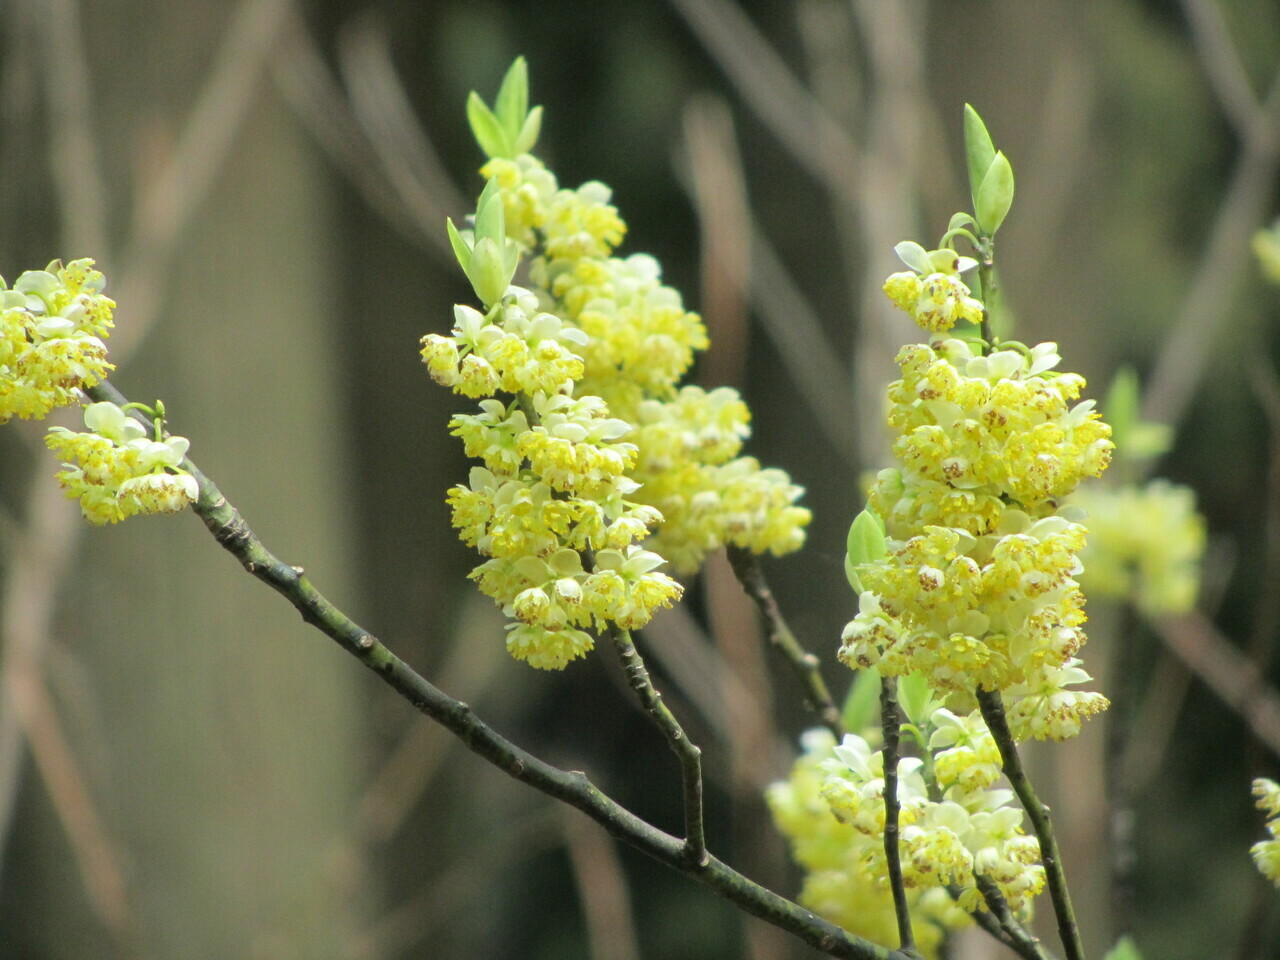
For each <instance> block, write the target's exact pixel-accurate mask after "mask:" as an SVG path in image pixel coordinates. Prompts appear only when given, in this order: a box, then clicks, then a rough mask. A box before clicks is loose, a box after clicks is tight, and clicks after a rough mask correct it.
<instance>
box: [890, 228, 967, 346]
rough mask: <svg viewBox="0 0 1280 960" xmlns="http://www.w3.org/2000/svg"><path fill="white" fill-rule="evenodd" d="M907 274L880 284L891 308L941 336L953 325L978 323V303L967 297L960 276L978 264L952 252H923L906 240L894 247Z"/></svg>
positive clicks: (904, 273) (923, 250)
mask: <svg viewBox="0 0 1280 960" xmlns="http://www.w3.org/2000/svg"><path fill="white" fill-rule="evenodd" d="M897 253H898V256H899V257H901V258H902V260H903V262H904V263H906V265H907V266H909V267H911V268H912V269H911V270H910V271H906V272H903V273H895V274H893V275H892V276H891V277H889V279H888V280H886V281H885V284H884V292H885V293H886V294H887V295H888V297H889V299H890V300H892V301H893V304H894V306H896V307H898V308H899V309H901V310H905V311H906V312H907V313H908V314H910V315H911V319H912V320H914V321H915V322H916V323H918V324H919V325H920V326H921V327H923V328H924V329H925V330H928V331H930V332H932V333H943V332H945V331H947V330H950V329H951V328H952V327H954V326H955V325H956V324H957V323H981V322H982V313H983V308H982V302H981V301H980V300H977V299H975V298H974V297H972V296H970V290H969V288H968V286H966V285H965V283H964V281H963V280H961V279H960V274H961V273H963V272H964V271H966V270H972V269H973V268H974V267H976V266H977V265H978V262H977V261H976V260H974V259H973V258H971V257H961V256H958V255H957V254H956V252H955V251H954V250H950V249H946V248H944V249H941V250H930V251H926V250H925V249H924V248H923V247H921V246H920V245H919V244H918V243H911V242H910V241H908V242H905V243H900V244H898V246H897Z"/></svg>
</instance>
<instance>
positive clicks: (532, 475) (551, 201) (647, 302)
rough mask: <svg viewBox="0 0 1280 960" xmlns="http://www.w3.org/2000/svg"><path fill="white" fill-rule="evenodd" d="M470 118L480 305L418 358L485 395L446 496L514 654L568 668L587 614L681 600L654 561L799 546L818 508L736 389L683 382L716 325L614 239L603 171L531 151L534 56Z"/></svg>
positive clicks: (471, 265) (472, 238)
mask: <svg viewBox="0 0 1280 960" xmlns="http://www.w3.org/2000/svg"><path fill="white" fill-rule="evenodd" d="M468 116H469V118H470V120H471V125H472V129H473V132H474V133H475V135H476V139H477V141H478V142H479V143H480V146H481V147H482V148H483V149H484V150H485V152H486V153H487V154H488V155H489V158H490V159H489V162H488V163H487V164H486V165H485V167H484V169H483V170H482V174H483V175H484V176H485V177H486V178H487V185H486V187H485V190H484V193H482V194H481V198H480V203H479V206H478V208H477V211H476V214H475V217H474V228H473V229H472V230H470V231H459V230H457V229H456V228H454V227H453V225H452V224H450V225H449V229H450V238H451V240H452V241H453V245H454V251H455V253H456V254H457V256H458V260H459V263H460V264H461V265H462V267H463V269H464V271H465V272H466V273H467V276H468V277H469V279H470V280H471V282H472V286H473V288H474V289H475V292H476V295H477V297H478V298H479V299H480V301H481V304H482V305H483V308H484V309H483V312H482V311H481V310H477V309H475V308H473V307H469V306H466V305H459V306H457V307H455V308H454V325H453V328H452V330H451V331H450V332H449V334H448V335H443V334H428V335H427V336H425V337H423V339H422V349H421V355H422V359H423V362H424V363H425V364H426V366H427V370H428V372H429V373H430V375H431V377H432V378H433V379H434V380H435V381H436V382H437V383H440V384H441V385H442V386H446V387H449V388H450V389H451V390H453V392H454V393H457V394H459V395H461V396H464V397H468V398H471V399H475V400H478V401H479V410H478V412H474V413H460V414H458V415H456V416H455V417H454V418H453V419H452V420H451V421H450V428H451V430H452V432H453V434H454V435H455V436H457V437H459V438H460V439H461V440H462V442H463V445H464V448H465V450H466V452H467V454H468V456H471V457H474V458H476V459H478V460H480V461H481V462H482V464H483V466H477V467H476V468H474V469H473V470H472V471H471V476H470V479H469V481H468V483H467V484H460V485H458V486H455V487H454V488H453V489H451V490H450V491H449V496H448V501H449V504H450V506H451V508H452V510H453V523H454V526H455V527H456V528H457V529H458V531H459V535H460V536H461V538H462V539H463V541H464V542H465V543H467V544H468V545H470V546H472V547H474V548H475V549H476V550H478V551H479V552H480V553H481V554H482V555H484V556H485V557H486V558H487V559H486V560H485V561H484V562H483V563H482V564H480V566H478V567H477V568H476V569H475V570H474V571H473V572H472V574H471V576H472V579H474V580H475V581H476V582H477V584H478V585H479V587H480V589H481V590H482V591H483V592H484V593H485V594H487V595H488V596H490V597H492V598H493V599H494V600H495V601H496V602H497V603H498V604H499V605H500V606H501V607H502V608H503V610H504V611H505V612H506V613H507V614H508V615H509V616H510V617H512V618H513V621H514V622H513V623H512V624H511V625H510V627H509V632H508V637H507V647H508V650H509V651H510V652H511V653H512V654H513V655H514V656H515V657H517V658H518V659H521V660H525V661H526V662H528V663H529V664H530V665H531V666H534V667H539V668H544V669H558V668H561V667H564V666H565V665H566V664H567V663H568V662H569V661H571V660H573V659H575V658H577V657H579V656H582V655H584V654H585V653H586V652H587V651H588V650H590V649H591V648H592V646H593V645H594V639H593V637H592V635H591V634H590V633H589V632H588V631H589V630H594V631H600V630H603V629H605V628H606V627H607V626H608V625H610V624H616V625H617V626H618V627H620V628H622V629H624V630H633V629H637V628H639V627H643V626H644V625H645V624H646V623H648V621H649V619H650V617H651V616H652V615H653V612H654V611H655V610H656V609H658V608H660V607H664V606H669V605H670V604H672V603H674V602H675V601H677V600H678V599H679V598H680V596H681V593H682V588H681V586H680V584H679V583H678V582H677V581H676V580H674V579H673V578H672V577H671V576H669V575H668V574H666V573H664V572H662V571H661V570H659V569H658V568H659V567H662V566H664V565H667V564H668V563H669V564H670V566H671V567H672V568H673V569H674V570H675V571H676V572H679V573H692V572H693V571H695V570H697V569H698V567H699V566H700V565H701V563H702V561H703V558H704V557H705V556H706V555H707V553H709V552H710V551H712V550H715V549H717V548H718V547H720V546H723V545H724V544H728V543H733V544H737V545H739V546H742V547H745V548H748V549H750V550H753V551H756V552H771V553H774V554H783V553H789V552H791V551H793V550H795V549H797V548H798V547H799V546H800V545H801V544H802V543H803V542H804V527H805V525H806V524H807V523H808V520H809V513H808V511H807V510H805V509H804V508H802V507H799V506H797V505H796V500H797V499H798V498H799V496H800V494H801V492H802V491H801V489H800V488H799V487H797V486H796V485H794V484H793V483H791V481H790V478H789V477H787V475H786V474H785V473H783V472H782V471H780V470H772V469H765V468H762V467H761V466H760V464H759V463H758V462H757V461H756V460H754V459H752V458H750V457H744V456H741V455H740V451H741V448H742V443H743V441H744V440H745V439H746V437H747V436H748V434H749V432H750V431H749V428H748V419H749V415H748V412H747V409H746V406H745V405H744V404H743V403H742V400H741V398H740V397H739V396H738V395H737V393H736V391H733V390H731V389H728V388H720V389H717V390H710V391H707V390H703V389H702V388H699V387H693V386H684V387H681V386H679V381H680V379H681V377H683V375H684V374H685V373H686V372H687V371H688V369H689V367H690V366H691V365H692V363H693V358H694V355H695V353H696V352H697V351H699V350H704V349H706V347H707V345H708V341H707V335H706V329H705V327H704V326H703V324H702V321H701V319H700V318H699V317H698V316H697V314H694V313H691V312H689V311H688V310H686V309H685V307H684V305H683V303H682V302H681V298H680V295H679V294H678V293H677V292H676V291H675V290H673V289H672V288H670V287H668V286H665V285H663V284H662V282H661V269H660V267H659V265H658V263H657V261H656V260H654V259H653V258H652V257H649V256H646V255H644V254H633V255H631V256H629V257H626V258H625V259H624V258H619V257H615V256H614V255H613V251H614V249H615V248H616V247H617V245H618V244H619V243H621V241H622V239H623V237H624V236H625V233H626V224H625V223H624V222H623V220H622V219H621V217H619V215H618V212H617V210H616V209H615V208H614V206H613V205H612V203H611V202H610V201H611V195H610V191H609V189H608V187H606V186H605V185H604V184H601V183H597V182H590V183H587V184H584V185H583V186H581V187H579V188H577V189H576V190H570V189H564V188H561V187H560V186H559V185H558V183H557V181H556V179H555V177H554V175H553V174H552V173H551V172H550V171H548V170H547V169H546V168H545V167H544V166H543V165H542V163H541V161H539V160H538V159H537V158H536V157H534V156H533V155H532V154H531V153H530V152H529V151H530V150H531V149H532V148H533V146H534V143H535V141H536V137H537V131H538V127H539V124H540V116H541V113H540V108H536V107H535V108H533V109H532V110H530V109H529V108H528V94H527V77H526V71H525V67H524V63H523V61H522V60H521V61H517V62H516V64H515V65H514V66H513V67H512V69H511V70H510V71H509V72H508V74H507V77H506V79H504V81H503V84H502V87H501V89H500V91H499V94H498V98H497V101H496V103H495V105H494V107H493V108H492V109H491V108H489V107H488V106H487V105H486V104H485V103H484V102H483V101H482V100H481V99H480V98H479V97H478V96H476V95H474V94H473V95H472V99H471V102H470V103H469V105H468ZM521 259H524V260H526V261H527V264H528V266H527V271H526V272H527V277H528V279H527V285H523V286H518V285H514V284H512V283H511V281H512V279H513V278H514V277H515V275H516V271H517V269H518V266H519V261H520V260H521Z"/></svg>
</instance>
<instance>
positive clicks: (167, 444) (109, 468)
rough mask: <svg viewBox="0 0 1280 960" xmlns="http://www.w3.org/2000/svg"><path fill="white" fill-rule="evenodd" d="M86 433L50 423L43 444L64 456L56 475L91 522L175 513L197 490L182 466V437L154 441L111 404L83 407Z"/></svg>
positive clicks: (184, 448) (118, 408) (186, 444)
mask: <svg viewBox="0 0 1280 960" xmlns="http://www.w3.org/2000/svg"><path fill="white" fill-rule="evenodd" d="M84 423H85V426H86V427H88V430H89V432H87V433H77V432H75V431H72V430H68V429H67V428H66V427H51V428H50V429H49V432H48V434H47V436H46V437H45V443H46V445H47V446H48V447H49V449H50V450H53V451H54V452H55V453H57V454H58V455H59V456H61V457H63V458H64V459H66V460H67V461H69V462H67V463H65V464H64V465H63V466H64V469H63V470H62V471H60V472H59V473H58V480H59V482H60V483H61V484H62V487H63V489H65V490H66V493H67V496H68V497H73V498H78V499H79V500H80V510H81V512H82V513H83V514H84V517H85V519H86V520H88V521H89V522H90V523H93V524H99V525H101V524H107V523H119V522H120V521H121V520H124V519H125V518H127V517H132V516H136V515H138V514H144V513H177V512H178V511H179V510H181V509H182V508H183V507H185V506H187V504H189V503H194V502H195V500H196V497H197V496H198V495H199V490H198V488H197V486H196V481H195V478H194V477H192V476H191V474H189V473H187V472H186V471H185V470H183V469H182V467H181V464H182V460H183V458H184V457H185V456H186V452H187V447H188V446H189V442H188V440H187V439H186V437H168V438H166V439H164V440H153V439H150V438H149V437H148V436H147V429H146V427H144V426H143V425H142V424H141V423H139V422H138V421H136V420H134V419H133V418H131V417H129V416H128V415H127V414H126V413H125V412H124V410H122V409H121V408H120V407H118V406H116V404H114V403H107V402H103V403H93V404H90V405H89V406H87V407H85V411H84Z"/></svg>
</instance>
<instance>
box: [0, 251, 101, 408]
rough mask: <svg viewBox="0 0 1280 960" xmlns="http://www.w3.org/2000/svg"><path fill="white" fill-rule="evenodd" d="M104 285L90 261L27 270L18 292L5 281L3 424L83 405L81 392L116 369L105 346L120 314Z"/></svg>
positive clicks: (1, 294)
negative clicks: (114, 318)
mask: <svg viewBox="0 0 1280 960" xmlns="http://www.w3.org/2000/svg"><path fill="white" fill-rule="evenodd" d="M105 285H106V280H105V279H104V278H103V276H102V274H101V273H99V272H98V271H97V270H94V269H93V261H92V260H73V261H72V262H71V263H69V264H67V265H66V266H63V265H62V264H61V263H59V262H58V261H54V262H53V263H51V264H50V265H49V268H48V269H47V270H28V271H27V272H26V273H24V274H22V276H20V277H19V278H18V279H17V281H16V282H15V283H14V285H13V288H12V289H9V288H8V287H6V286H5V283H4V280H3V279H0V423H4V422H6V421H8V420H9V419H10V418H12V417H21V418H23V419H32V418H41V417H44V416H46V415H47V414H48V413H49V411H50V410H52V409H54V408H55V407H61V406H66V405H68V404H71V403H77V402H79V394H78V393H77V391H79V390H81V389H83V388H85V387H91V386H93V385H94V384H97V383H99V382H100V381H101V380H103V379H104V378H105V377H106V375H107V374H108V373H109V372H110V371H111V370H112V369H114V368H113V367H112V365H111V364H110V363H108V362H107V348H106V345H105V344H104V343H103V339H104V338H106V337H107V336H108V335H109V331H110V329H111V326H112V322H111V311H112V310H113V309H114V308H115V303H114V302H112V301H111V300H110V299H109V298H107V297H104V296H103V295H102V289H103V287H104V286H105Z"/></svg>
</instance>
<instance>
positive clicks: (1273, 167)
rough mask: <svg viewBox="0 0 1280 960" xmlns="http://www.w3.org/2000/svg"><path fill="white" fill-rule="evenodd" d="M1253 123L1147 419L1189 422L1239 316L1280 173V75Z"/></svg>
mask: <svg viewBox="0 0 1280 960" xmlns="http://www.w3.org/2000/svg"><path fill="white" fill-rule="evenodd" d="M1254 117H1255V122H1254V123H1253V124H1252V125H1251V126H1250V127H1248V128H1247V129H1246V130H1243V131H1239V132H1240V134H1241V137H1242V139H1243V150H1242V151H1241V154H1240V158H1239V160H1238V161H1237V163H1236V167H1235V169H1234V170H1233V171H1232V174H1231V181H1230V184H1229V185H1228V187H1227V193H1226V197H1225V199H1224V200H1223V201H1222V203H1221V204H1219V206H1218V213H1217V216H1216V218H1215V219H1214V222H1213V225H1212V227H1211V228H1210V229H1209V233H1208V241H1207V243H1206V244H1205V248H1204V253H1203V254H1202V255H1201V258H1200V262H1199V264H1198V265H1197V267H1196V271H1195V274H1194V276H1193V277H1192V279H1191V283H1190V284H1189V285H1188V287H1187V293H1186V296H1184V297H1183V298H1182V309H1181V310H1180V311H1179V313H1178V316H1177V317H1176V319H1175V320H1174V322H1173V325H1172V334H1171V335H1170V336H1169V337H1167V338H1166V340H1165V346H1164V348H1163V350H1161V352H1160V356H1159V357H1158V358H1157V362H1156V365H1155V369H1154V371H1153V372H1152V374H1151V379H1150V381H1149V385H1148V387H1147V390H1146V391H1145V394H1144V396H1143V398H1142V416H1143V418H1144V419H1146V420H1155V421H1159V422H1162V423H1168V424H1172V425H1176V424H1177V423H1178V422H1179V421H1180V420H1181V419H1182V417H1183V415H1184V414H1185V413H1186V410H1187V407H1188V406H1189V405H1190V403H1191V401H1192V399H1193V398H1194V396H1195V393H1196V386H1197V384H1198V383H1199V382H1200V379H1201V377H1202V376H1203V375H1204V372H1205V370H1206V369H1207V368H1208V364H1209V361H1210V358H1211V357H1213V356H1214V355H1215V351H1214V350H1212V349H1210V346H1211V345H1212V344H1213V343H1215V342H1217V340H1218V338H1219V334H1220V331H1221V327H1222V324H1223V323H1224V322H1225V321H1226V319H1227V317H1229V316H1231V315H1232V311H1233V309H1234V305H1235V304H1234V301H1235V293H1236V290H1237V289H1238V287H1239V286H1240V283H1241V280H1242V278H1243V276H1244V274H1245V271H1246V270H1247V269H1248V265H1249V262H1250V258H1249V256H1248V250H1249V240H1250V237H1252V235H1253V232H1254V230H1256V229H1257V228H1258V226H1259V224H1260V223H1261V222H1262V220H1263V218H1264V217H1265V216H1266V210H1267V209H1268V207H1269V205H1270V198H1271V197H1272V196H1273V195H1274V193H1275V186H1276V172H1277V170H1280V130H1278V125H1280V72H1278V73H1277V74H1276V76H1275V78H1274V80H1273V82H1272V85H1271V91H1270V93H1269V94H1268V96H1267V100H1266V102H1265V103H1264V104H1262V106H1261V107H1260V108H1259V110H1258V111H1257V112H1256V113H1255V115H1254Z"/></svg>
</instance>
